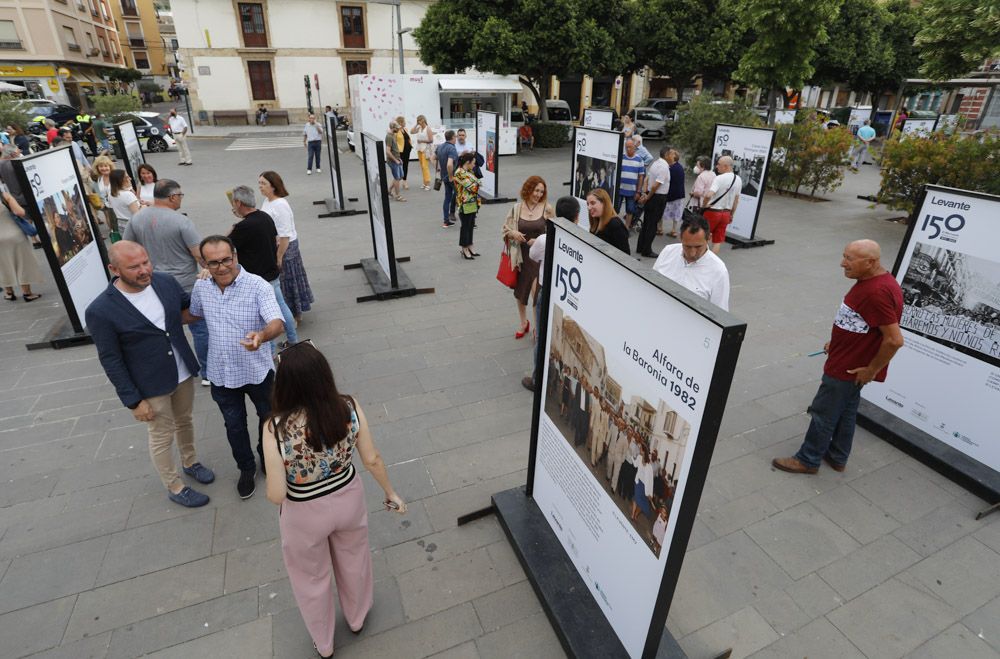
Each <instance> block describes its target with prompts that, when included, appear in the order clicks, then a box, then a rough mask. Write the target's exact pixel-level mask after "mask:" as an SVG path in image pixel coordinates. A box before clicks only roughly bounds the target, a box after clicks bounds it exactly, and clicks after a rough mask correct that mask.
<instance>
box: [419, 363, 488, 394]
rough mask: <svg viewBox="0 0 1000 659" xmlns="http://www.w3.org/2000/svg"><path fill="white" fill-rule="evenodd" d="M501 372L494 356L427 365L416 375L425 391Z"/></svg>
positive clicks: (446, 387) (475, 380)
mask: <svg viewBox="0 0 1000 659" xmlns="http://www.w3.org/2000/svg"><path fill="white" fill-rule="evenodd" d="M503 374H504V373H503V371H502V369H501V368H500V366H499V365H498V364H497V362H496V360H495V359H494V358H491V357H476V358H474V359H470V360H466V361H463V362H458V363H455V364H448V365H446V366H429V367H427V368H425V369H423V370H421V371H417V374H416V375H417V378H418V379H419V380H420V384H421V385H423V387H424V390H425V391H435V390H437V389H448V388H450V387H455V386H458V385H465V384H472V383H474V382H479V381H481V380H490V379H493V378H498V377H500V376H502V375H503Z"/></svg>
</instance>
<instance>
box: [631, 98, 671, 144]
mask: <svg viewBox="0 0 1000 659" xmlns="http://www.w3.org/2000/svg"><path fill="white" fill-rule="evenodd" d="M627 114H628V116H629V117H631V118H632V121H634V122H635V127H636V130H637V131H638V132H639V134H640V135H642V136H643V137H648V138H652V139H663V138H664V137H666V136H667V120H666V119H664V118H663V113H661V112H660V111H659V110H657V109H656V108H654V107H649V106H646V107H643V106H638V107H634V108H632V109H631V110H629V111H628V113H627Z"/></svg>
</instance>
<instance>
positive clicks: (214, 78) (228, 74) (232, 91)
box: [189, 57, 252, 110]
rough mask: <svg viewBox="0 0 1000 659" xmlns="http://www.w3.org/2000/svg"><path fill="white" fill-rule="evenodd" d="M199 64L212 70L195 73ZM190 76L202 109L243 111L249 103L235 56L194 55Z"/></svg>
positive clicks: (247, 86) (247, 88) (243, 74)
mask: <svg viewBox="0 0 1000 659" xmlns="http://www.w3.org/2000/svg"><path fill="white" fill-rule="evenodd" d="M199 66H208V67H211V70H212V73H211V75H207V76H199V75H198V67H199ZM189 73H191V74H192V75H191V78H192V79H193V80H197V87H196V89H195V90H194V91H195V93H196V94H197V96H198V99H199V100H200V101H201V107H202V109H205V110H246V109H248V108H250V107H251V106H252V104H251V102H250V83H249V81H248V80H247V74H246V70H245V69H244V68H243V61H242V60H241V59H240V58H239V57H195V58H194V70H193V71H190V72H189Z"/></svg>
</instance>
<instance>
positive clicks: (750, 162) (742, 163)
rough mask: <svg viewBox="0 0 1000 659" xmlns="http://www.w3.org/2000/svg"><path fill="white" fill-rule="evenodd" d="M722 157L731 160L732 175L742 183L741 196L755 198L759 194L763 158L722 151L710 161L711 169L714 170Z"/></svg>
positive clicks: (726, 150) (728, 150) (762, 174)
mask: <svg viewBox="0 0 1000 659" xmlns="http://www.w3.org/2000/svg"><path fill="white" fill-rule="evenodd" d="M722 156H729V157H730V158H732V159H733V173H734V174H736V175H737V176H739V177H740V180H741V181H743V190H742V192H741V194H744V195H747V196H748V197H756V196H757V195H758V194H759V193H760V186H761V181H762V179H763V176H764V160H765V158H764V156H763V155H759V154H758V155H753V154H749V155H747V154H743V153H735V152H733V150H732V149H723V150H722V152H721V153H718V154H716V156H715V158H714V160H713V161H712V169H715V166H716V165H717V164H718V163H719V158H721V157H722Z"/></svg>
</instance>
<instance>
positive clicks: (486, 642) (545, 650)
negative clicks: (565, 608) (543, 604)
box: [476, 615, 566, 659]
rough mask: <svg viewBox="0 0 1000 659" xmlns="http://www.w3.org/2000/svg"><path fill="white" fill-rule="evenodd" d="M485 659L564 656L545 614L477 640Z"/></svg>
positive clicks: (524, 619) (480, 652) (527, 658)
mask: <svg viewBox="0 0 1000 659" xmlns="http://www.w3.org/2000/svg"><path fill="white" fill-rule="evenodd" d="M476 647H477V648H478V650H479V656H480V657H482V658H483V659H521V658H523V659H534V658H536V657H546V658H551V659H556V658H557V657H565V656H566V653H565V652H564V651H563V648H562V645H561V644H560V643H559V637H558V636H556V633H555V630H553V629H552V625H551V624H549V619H548V618H546V617H545V616H542V615H536V616H531V617H530V618H523V619H521V620H519V621H517V622H515V623H512V624H510V625H507V626H506V627H504V628H502V629H500V630H498V631H495V632H490V633H488V634H484V635H483V636H480V637H479V638H478V639H476Z"/></svg>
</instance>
